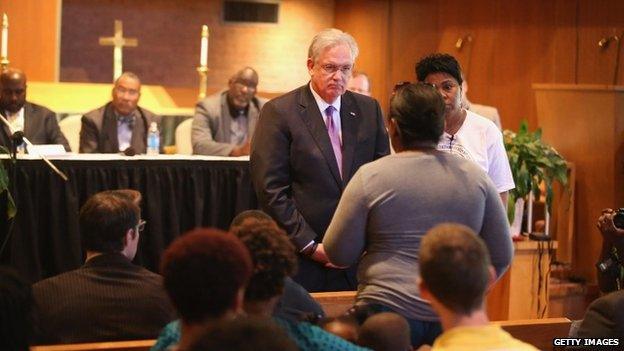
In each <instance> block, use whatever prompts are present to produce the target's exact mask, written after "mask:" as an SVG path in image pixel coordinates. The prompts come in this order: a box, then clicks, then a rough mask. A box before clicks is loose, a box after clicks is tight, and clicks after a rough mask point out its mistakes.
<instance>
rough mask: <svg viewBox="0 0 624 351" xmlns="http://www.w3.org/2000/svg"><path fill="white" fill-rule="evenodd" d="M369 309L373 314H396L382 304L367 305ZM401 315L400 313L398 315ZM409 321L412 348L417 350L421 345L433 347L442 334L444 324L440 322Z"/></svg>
mask: <svg viewBox="0 0 624 351" xmlns="http://www.w3.org/2000/svg"><path fill="white" fill-rule="evenodd" d="M365 308H367V309H369V311H371V312H372V314H375V313H380V312H394V313H397V312H396V311H394V310H392V309H391V308H390V307H387V306H384V305H380V304H368V305H366V307H365ZM397 314H400V313H397ZM405 319H406V320H407V324H409V327H410V336H411V340H412V347H413V348H414V349H417V348H418V347H420V346H421V345H425V344H427V345H433V341H434V340H435V339H436V338H437V337H438V336H439V335H440V334H442V324H440V322H427V321H421V320H418V319H409V318H405Z"/></svg>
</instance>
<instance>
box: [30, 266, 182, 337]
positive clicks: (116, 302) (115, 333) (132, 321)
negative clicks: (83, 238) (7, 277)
mask: <svg viewBox="0 0 624 351" xmlns="http://www.w3.org/2000/svg"><path fill="white" fill-rule="evenodd" d="M33 296H34V299H35V321H36V322H35V323H36V325H37V327H38V328H37V333H36V334H37V338H36V342H37V343H38V344H52V343H82V342H97V341H112V340H133V339H134V340H140V339H152V338H156V337H157V336H158V333H159V332H160V329H161V328H162V327H164V326H165V325H166V324H167V323H168V322H170V321H171V320H173V319H175V314H174V310H173V308H172V307H171V305H170V303H169V300H168V298H167V296H166V293H165V291H164V289H163V287H162V279H161V277H160V276H159V275H157V274H155V273H152V272H150V271H148V270H146V269H144V268H142V267H139V266H137V265H134V264H132V262H130V261H129V260H128V259H127V258H126V257H124V256H122V255H121V254H103V255H101V256H96V257H94V258H92V259H90V260H89V261H87V262H86V263H85V264H84V266H82V267H80V268H78V269H76V270H74V271H70V272H66V273H63V274H61V275H58V276H56V277H52V278H48V279H45V280H42V281H40V282H38V283H36V284H34V285H33Z"/></svg>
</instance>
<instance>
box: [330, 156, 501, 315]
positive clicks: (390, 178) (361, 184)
mask: <svg viewBox="0 0 624 351" xmlns="http://www.w3.org/2000/svg"><path fill="white" fill-rule="evenodd" d="M444 222H454V223H460V224H464V225H466V226H468V227H470V228H472V229H473V230H474V231H475V232H476V233H477V234H478V235H479V236H480V237H481V238H482V239H483V240H484V241H485V243H486V245H487V247H488V249H489V251H490V257H491V261H492V265H493V266H494V268H495V269H496V272H497V274H498V276H499V277H500V276H501V274H502V273H503V272H504V271H505V269H506V268H507V267H508V265H509V264H510V263H511V258H512V256H513V246H512V242H511V237H510V235H509V223H508V222H507V217H506V215H505V210H504V208H503V205H502V203H501V199H500V197H499V195H498V191H497V190H496V188H495V187H494V184H493V183H492V181H491V180H490V179H489V177H488V176H487V174H485V172H483V170H481V169H480V168H479V167H478V166H477V165H475V164H474V163H472V162H470V161H467V160H464V159H461V158H459V157H458V156H455V155H451V154H446V153H444V152H440V151H432V152H431V153H427V154H425V153H421V152H411V151H408V152H401V153H398V154H394V155H389V156H386V157H383V158H381V159H379V160H376V161H374V162H371V163H368V164H366V165H364V166H362V167H361V168H360V169H359V170H358V171H357V173H356V174H355V175H354V177H353V178H352V179H351V181H350V182H349V184H348V186H347V187H346V189H345V191H344V193H343V195H342V198H341V199H340V203H339V205H338V208H337V210H336V213H335V214H334V217H333V219H332V222H331V224H330V226H329V228H328V229H327V232H326V234H325V239H324V240H323V245H324V247H325V251H326V253H327V256H328V257H329V259H330V261H331V262H332V263H334V264H336V265H339V266H347V265H351V264H353V263H355V262H356V261H357V260H358V259H360V263H359V267H358V280H359V286H358V295H357V303H378V304H382V305H385V306H387V307H390V308H391V309H393V310H395V311H396V312H398V313H400V314H402V315H403V316H405V317H406V318H411V319H418V320H424V321H436V320H438V317H437V315H436V314H435V312H434V311H433V310H432V309H431V306H430V305H429V303H428V302H426V301H425V300H423V299H422V298H421V297H420V294H419V291H418V286H417V285H416V278H417V277H418V275H419V271H418V250H419V248H420V240H421V238H422V237H423V236H424V234H425V233H426V232H427V231H428V230H429V229H431V228H432V227H434V226H435V225H437V224H440V223H444ZM362 254H363V255H362ZM360 256H361V258H360Z"/></svg>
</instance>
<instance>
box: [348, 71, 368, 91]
mask: <svg viewBox="0 0 624 351" xmlns="http://www.w3.org/2000/svg"><path fill="white" fill-rule="evenodd" d="M347 89H349V90H351V91H352V92H354V93H358V94H362V95H366V96H371V86H370V78H368V74H366V73H364V72H362V71H357V72H353V75H352V76H351V79H349V83H348V84H347Z"/></svg>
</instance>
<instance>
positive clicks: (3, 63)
mask: <svg viewBox="0 0 624 351" xmlns="http://www.w3.org/2000/svg"><path fill="white" fill-rule="evenodd" d="M9 63H10V61H9V59H7V58H6V57H0V68H2V70H5V69H7V68H9Z"/></svg>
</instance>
